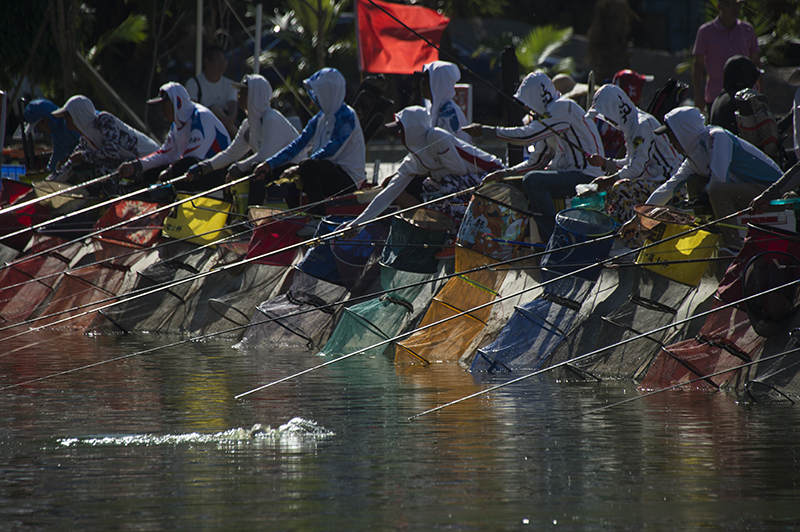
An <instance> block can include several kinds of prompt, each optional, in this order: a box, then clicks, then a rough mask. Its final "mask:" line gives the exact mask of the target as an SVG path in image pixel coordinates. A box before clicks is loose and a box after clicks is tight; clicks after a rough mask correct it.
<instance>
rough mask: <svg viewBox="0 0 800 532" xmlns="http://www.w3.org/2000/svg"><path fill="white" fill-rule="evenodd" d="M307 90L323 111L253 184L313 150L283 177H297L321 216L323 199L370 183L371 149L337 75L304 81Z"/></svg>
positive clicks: (326, 71) (330, 71)
mask: <svg viewBox="0 0 800 532" xmlns="http://www.w3.org/2000/svg"><path fill="white" fill-rule="evenodd" d="M303 86H304V87H305V89H306V91H307V92H308V95H309V97H310V98H311V101H312V102H314V105H316V106H317V107H318V108H319V109H320V111H319V112H318V113H317V114H316V115H314V116H313V117H311V120H309V121H308V124H306V127H305V129H303V131H302V132H301V133H300V136H299V137H297V138H296V139H294V140H293V141H292V142H291V143H290V144H289V145H288V146H286V147H285V148H283V149H282V150H280V151H279V152H278V153H276V154H275V155H273V156H271V157H269V158H267V160H266V161H264V162H263V163H261V164H260V165H258V166H257V167H256V171H255V174H256V176H255V179H264V178H266V177H267V176H268V175H270V173H271V172H272V171H273V169H277V168H281V167H283V166H285V165H287V164H290V163H291V162H292V161H294V160H296V159H297V158H301V156H302V153H303V152H304V151H305V150H306V149H310V153H311V154H310V155H309V156H308V158H307V159H304V160H303V161H302V162H300V163H299V164H298V165H296V166H291V167H290V168H289V169H288V170H286V171H285V172H284V173H283V174H282V175H281V177H282V178H291V177H299V180H300V184H301V186H302V188H303V190H304V191H305V193H306V194H307V195H308V201H309V203H310V204H312V206H311V207H310V209H309V210H310V212H311V213H313V214H316V215H323V214H325V208H324V206H323V205H321V204H319V203H320V202H322V200H324V199H325V198H327V197H330V196H338V195H341V194H346V193H349V192H353V191H355V190H357V189H359V188H361V186H362V184H363V183H364V181H365V178H366V177H365V172H364V167H365V165H366V158H367V149H366V143H365V142H364V134H363V133H362V131H361V124H360V122H359V120H358V115H356V112H355V110H354V109H353V108H352V107H350V106H349V105H347V104H346V103H345V101H344V96H345V90H346V85H345V81H344V76H342V74H341V73H340V72H339V71H338V70H336V69H334V68H323V69H322V70H319V71H317V72H316V73H314V74H313V75H312V76H311V77H310V78H308V79H306V80H305V81H303ZM290 206H295V205H290Z"/></svg>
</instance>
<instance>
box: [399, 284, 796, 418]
mask: <svg viewBox="0 0 800 532" xmlns="http://www.w3.org/2000/svg"><path fill="white" fill-rule="evenodd" d="M798 284H800V279H796V280H794V281H790V282H788V283H785V284H783V285H781V286H777V287H775V288H770V289H768V290H764V291H762V292H760V293H758V294H753V295H752V296H747V297H743V298H741V299H738V300H736V301H733V302H731V303H725V304H722V305H720V306H719V307H716V308H713V309H710V310H707V311H705V312H700V313H699V314H695V315H693V316H689V317H687V318H684V319H682V320H678V321H675V322H671V323H668V324H666V325H663V326H661V327H657V328H655V329H652V330H650V331H648V332H646V333H642V334H638V335H635V336H632V337H630V338H628V339H625V340H621V341H619V342H617V343H614V344H611V345H607V346H605V347H601V348H599V349H595V350H594V351H590V352H588V353H585V354H583V355H579V356H577V357H574V358H571V359H569V360H565V361H563V362H559V363H557V364H554V365H552V366H549V367H547V368H543V369H540V370H536V371H534V372H531V373H526V374H525V375H522V376H520V377H517V378H515V379H512V380H510V381H507V382H504V383H502V384H498V385H496V386H492V387H490V388H487V389H485V390H481V391H479V392H475V393H473V394H470V395H467V396H465V397H462V398H460V399H456V400H455V401H450V402H449V403H446V404H443V405H439V406H437V407H435V408H431V409H429V410H425V411H424V412H420V413H419V414H414V415H413V416H411V417H409V418H408V421H413V420H415V419H417V418H420V417H422V416H426V415H428V414H432V413H434V412H438V411H440V410H443V409H445V408H448V407H450V406H453V405H457V404H459V403H463V402H464V401H467V400H469V399H473V398H475V397H480V396H482V395H486V394H488V393H491V392H494V391H496V390H499V389H501V388H505V387H506V386H510V385H512V384H517V383H519V382H521V381H524V380H527V379H530V378H531V377H535V376H537V375H541V374H543V373H547V372H549V371H552V370H554V369H558V368H562V367H565V366H568V365H571V364H574V363H575V362H579V361H581V360H584V359H587V358H590V357H593V356H595V355H597V354H599V353H603V352H605V351H608V350H611V349H616V348H617V347H620V346H622V345H625V344H627V343H630V342H633V341H635V340H640V339H642V338H645V337H648V336H649V335H651V334H653V333H658V332H662V331H665V330H667V329H670V328H673V327H676V326H678V325H683V324H684V323H688V322H690V321H692V320H696V319H697V318H703V317H708V316H710V315H712V314H713V313H715V312H719V311H720V310H724V309H727V308H731V307H735V306H737V305H740V304H742V303H745V302H747V301H750V300H752V299H755V298H757V297H761V296H763V295H764V294H769V293H772V292H777V291H779V290H783V289H785V288H789V287H792V286H795V285H798ZM704 378H706V379H707V378H708V376H706V377H704Z"/></svg>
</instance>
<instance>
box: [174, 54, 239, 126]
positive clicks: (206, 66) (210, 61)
mask: <svg viewBox="0 0 800 532" xmlns="http://www.w3.org/2000/svg"><path fill="white" fill-rule="evenodd" d="M227 68H228V58H227V57H226V56H225V51H224V50H223V49H222V48H220V47H219V46H216V45H213V46H209V47H208V48H206V49H205V50H203V71H202V72H201V73H200V74H198V75H197V76H192V77H191V78H189V79H188V80H187V81H186V91H187V92H188V93H189V98H191V99H192V101H193V102H197V103H199V104H202V105H205V106H206V107H208V108H209V109H210V110H211V112H212V113H214V116H216V117H217V118H219V121H220V122H222V124H223V125H224V126H225V129H226V130H228V135H230V136H231V137H233V136H234V135H236V129H237V128H236V115H237V105H236V89H234V88H233V87H232V86H231V83H232V82H233V80H231V79H228V78H226V77H225V76H223V74H224V73H225V70H226V69H227Z"/></svg>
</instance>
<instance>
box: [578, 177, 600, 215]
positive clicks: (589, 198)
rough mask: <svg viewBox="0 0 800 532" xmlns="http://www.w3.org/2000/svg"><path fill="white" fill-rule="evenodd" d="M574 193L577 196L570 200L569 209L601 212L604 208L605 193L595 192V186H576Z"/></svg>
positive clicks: (592, 184)
mask: <svg viewBox="0 0 800 532" xmlns="http://www.w3.org/2000/svg"><path fill="white" fill-rule="evenodd" d="M575 192H576V193H577V194H578V195H577V196H576V197H574V198H572V201H571V203H570V207H571V208H573V209H586V210H590V211H599V212H603V211H604V210H605V207H606V200H605V195H606V193H605V192H597V185H596V184H594V183H589V184H586V185H577V186H576V187H575Z"/></svg>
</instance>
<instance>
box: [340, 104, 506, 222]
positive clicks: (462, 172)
mask: <svg viewBox="0 0 800 532" xmlns="http://www.w3.org/2000/svg"><path fill="white" fill-rule="evenodd" d="M387 125H388V126H389V127H391V128H393V129H396V131H397V133H398V135H399V136H400V140H401V141H402V142H403V144H404V145H405V146H406V148H408V152H409V153H408V155H406V157H405V158H404V159H403V162H402V163H401V164H400V167H399V168H398V169H397V173H396V174H395V175H394V176H392V177H390V178H389V179H390V180H389V182H388V184H386V185H385V186H384V188H383V190H382V191H381V192H380V194H378V195H377V196H376V197H375V198H374V199H373V200H372V201H371V202H370V204H369V205H368V206H367V208H366V209H364V211H363V212H362V213H361V214H360V215H359V216H358V217H357V218H356V219H355V220H353V221H352V222H350V224H349V225H351V226H354V225H356V224H360V223H363V222H367V221H369V220H371V219H373V218H375V217H376V216H378V215H380V214H381V213H382V212H383V211H385V210H386V208H387V207H389V205H391V204H392V202H397V203H399V204H400V205H401V206H402V207H411V206H413V205H416V204H418V203H421V199H420V198H417V197H413V195H410V194H409V193H408V192H407V191H406V188H407V187H408V186H409V184H410V183H412V181H414V180H415V179H418V180H420V181H421V182H422V183H421V187H419V188H420V189H421V192H422V194H439V195H443V196H445V195H449V194H453V193H455V192H458V191H460V190H465V189H469V188H472V187H475V186H477V185H478V184H479V183H480V181H481V178H482V177H483V176H485V175H486V174H488V173H489V172H494V171H497V170H502V169H503V163H502V161H501V160H500V159H498V158H497V157H495V156H494V155H491V154H490V153H486V152H485V151H483V150H480V149H478V148H476V147H475V146H473V145H472V144H469V143H467V142H464V141H463V140H461V139H459V138H456V137H455V136H454V135H453V134H452V133H449V132H447V131H445V130H444V129H440V128H438V127H431V123H430V115H428V113H427V111H426V110H425V109H424V108H423V107H420V106H418V105H415V106H411V107H406V108H405V109H403V110H402V111H400V112H399V113H397V114H396V115H395V121H394V122H392V123H391V124H387ZM465 196H466V197H465ZM468 202H469V195H467V194H465V195H463V196H456V197H454V198H450V199H449V200H447V201H443V202H441V203H434V204H431V205H430V207H429V208H431V209H436V210H439V211H441V212H444V213H445V214H447V215H449V216H450V217H451V218H453V219H454V220H456V222H457V223H460V222H461V219H462V218H463V217H464V213H465V212H466V205H467V203H468Z"/></svg>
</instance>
